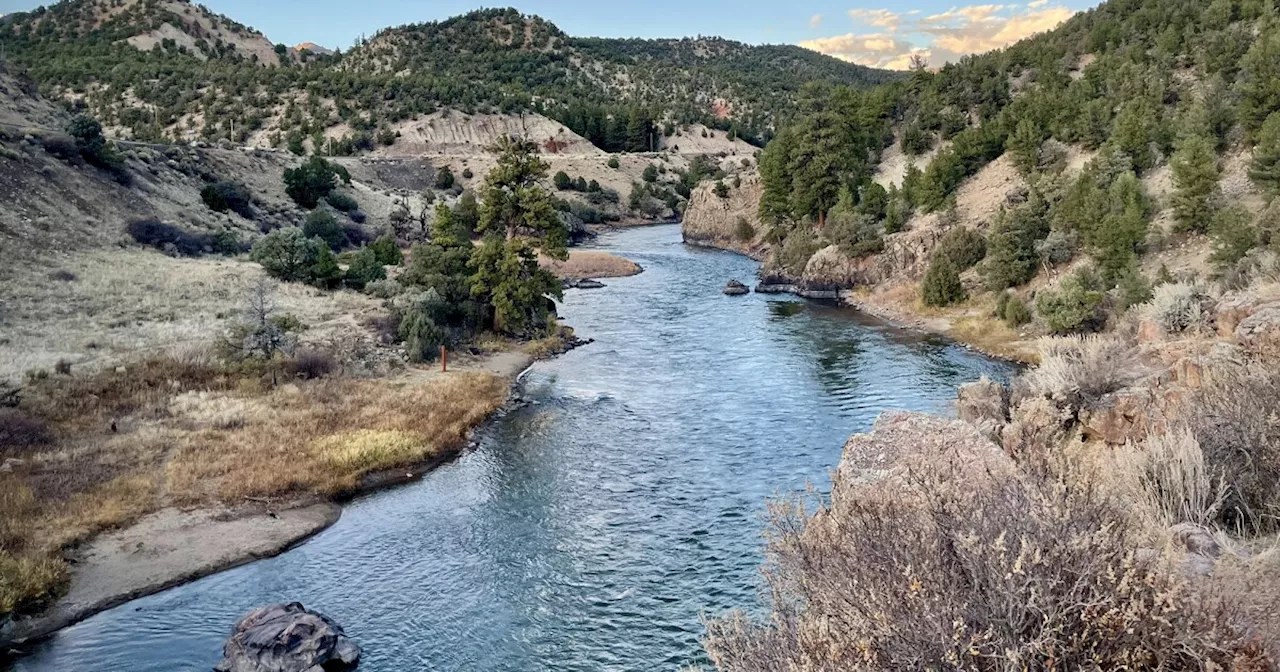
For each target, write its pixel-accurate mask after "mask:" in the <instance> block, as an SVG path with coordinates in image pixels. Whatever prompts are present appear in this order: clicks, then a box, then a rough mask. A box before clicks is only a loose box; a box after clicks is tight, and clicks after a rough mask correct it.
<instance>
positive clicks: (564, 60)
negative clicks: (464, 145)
mask: <svg viewBox="0 0 1280 672" xmlns="http://www.w3.org/2000/svg"><path fill="white" fill-rule="evenodd" d="M0 43H2V44H3V45H4V47H5V50H6V53H8V54H10V58H11V59H12V61H13V62H14V63H15V64H18V65H20V66H22V67H25V68H26V69H27V71H28V73H29V74H30V76H31V77H32V78H33V79H34V80H35V81H36V82H37V83H39V85H40V86H41V89H42V91H43V92H44V93H46V94H47V95H49V96H50V97H52V98H55V99H61V100H64V101H67V102H70V103H74V104H77V105H84V106H86V107H87V109H88V110H89V111H90V112H91V113H93V114H94V115H95V116H97V117H98V118H100V119H101V120H102V122H103V124H104V125H105V126H107V127H108V129H109V130H110V131H111V132H112V133H113V134H114V135H116V136H118V137H131V138H134V139H148V140H161V139H169V140H188V139H195V138H198V139H203V140H206V141H216V140H227V141H230V142H232V143H233V144H245V143H249V142H252V143H253V144H255V145H256V146H263V145H272V146H279V147H289V148H291V149H293V150H294V151H305V150H312V151H315V150H316V149H317V148H318V147H320V146H321V145H322V144H324V143H325V142H326V140H327V139H328V137H332V136H333V135H334V132H333V129H335V128H340V129H341V132H340V133H339V137H337V138H336V140H337V142H336V143H335V145H334V146H332V147H328V148H327V149H328V150H329V151H333V152H335V153H338V154H351V153H355V152H361V151H367V150H371V149H373V148H374V147H375V146H377V145H379V144H382V145H392V144H394V143H395V142H396V134H395V128H394V126H395V125H396V124H398V123H401V122H404V121H406V120H414V119H416V118H418V117H420V116H422V115H427V114H431V113H433V112H436V111H437V110H440V109H444V108H452V109H457V110H459V111H461V112H464V113H477V114H483V113H518V112H529V113H538V114H542V115H545V116H548V117H551V118H553V119H556V120H558V121H561V122H562V123H565V124H566V125H568V126H569V127H570V129H571V130H573V131H574V132H577V133H579V134H581V135H583V136H585V137H587V138H588V139H590V140H591V141H592V142H594V143H595V144H596V145H597V146H600V147H602V148H604V149H607V150H610V151H615V150H619V149H629V150H631V151H638V150H644V149H651V148H652V146H653V141H654V138H655V137H656V136H658V135H659V133H660V132H661V131H669V130H670V129H671V128H672V126H673V125H680V124H693V123H702V124H705V125H707V126H710V127H713V128H718V129H719V130H721V131H726V132H732V133H734V134H735V135H741V136H742V137H744V138H751V139H755V140H756V141H757V142H761V143H763V141H764V140H765V139H767V137H768V136H769V134H770V133H771V129H772V128H773V127H774V126H775V124H776V122H777V121H778V119H779V118H780V117H782V116H785V114H786V113H787V110H788V109H789V107H790V105H791V104H792V103H793V102H794V100H795V96H796V94H797V92H798V91H799V90H800V89H801V88H802V86H803V85H804V84H806V83H807V82H810V81H819V82H823V83H826V84H829V85H835V84H844V85H853V86H864V85H871V84H875V83H878V82H884V81H888V80H890V79H893V78H895V77H896V75H895V74H894V73H889V72H886V71H877V70H872V69H868V68H864V67H860V66H856V65H852V64H848V63H844V62H842V61H839V60H837V59H834V58H830V57H826V56H821V55H818V54H815V53H813V52H809V51H806V50H803V49H800V48H798V47H786V46H760V47H755V46H749V45H745V44H741V43H737V42H732V41H729V40H723V39H719V38H688V39H682V40H609V39H579V38H573V37H570V36H568V35H566V34H565V33H564V32H563V31H561V30H560V29H559V28H557V27H556V26H555V25H554V24H552V23H550V22H548V21H546V20H544V19H541V18H539V17H536V16H527V15H523V14H521V13H520V12H518V11H517V10H514V9H492V10H480V11H475V12H471V13H469V14H466V15H464V16H458V17H454V18H451V19H447V20H444V21H437V22H431V23H421V24H413V25H405V26H399V27H394V28H387V29H385V30H382V31H380V32H378V33H377V34H376V35H374V36H373V37H372V38H369V39H368V40H365V41H364V42H362V43H361V44H359V45H357V46H356V47H354V48H353V49H351V50H350V51H348V52H346V53H341V52H334V53H326V51H327V50H322V49H318V48H304V47H306V45H300V46H299V48H294V49H289V48H287V47H286V46H285V45H273V44H272V43H271V42H270V41H269V40H268V39H267V38H266V37H265V36H263V35H262V34H261V33H258V32H257V31H255V30H253V29H251V28H248V27H246V26H243V25H241V24H239V23H237V22H235V21H234V20H232V19H228V18H226V17H223V16H220V15H216V14H213V13H211V12H209V11H208V10H206V9H205V8H203V7H202V6H200V5H192V4H188V3H186V2H183V1H181V0H123V1H119V0H64V1H63V2H59V3H57V4H54V5H52V6H50V7H48V8H47V9H41V10H36V11H34V12H27V13H19V14H13V15H9V16H5V17H3V18H2V19H0ZM264 69H266V70H264ZM637 124H638V125H639V126H637ZM666 135H670V132H667V133H666Z"/></svg>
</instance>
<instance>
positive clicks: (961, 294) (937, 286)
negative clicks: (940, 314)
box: [920, 255, 968, 306]
mask: <svg viewBox="0 0 1280 672" xmlns="http://www.w3.org/2000/svg"><path fill="white" fill-rule="evenodd" d="M920 297H921V298H922V299H924V304H925V305H926V306H949V305H951V304H953V303H960V302H961V301H964V300H965V299H966V298H968V295H967V294H966V293H965V291H964V285H963V284H961V283H960V273H959V271H957V270H956V267H955V264H953V263H952V262H951V258H950V257H948V256H946V255H937V256H935V257H934V258H933V261H932V262H931V263H930V264H929V270H928V271H925V274H924V281H923V282H922V283H921V285H920Z"/></svg>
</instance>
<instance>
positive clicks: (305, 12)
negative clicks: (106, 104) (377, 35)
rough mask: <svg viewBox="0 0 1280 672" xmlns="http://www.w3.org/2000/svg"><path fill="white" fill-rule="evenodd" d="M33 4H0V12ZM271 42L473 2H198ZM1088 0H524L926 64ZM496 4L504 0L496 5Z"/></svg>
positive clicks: (597, 29) (667, 27) (1017, 34)
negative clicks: (919, 58)
mask: <svg viewBox="0 0 1280 672" xmlns="http://www.w3.org/2000/svg"><path fill="white" fill-rule="evenodd" d="M37 4H39V3H38V2H32V1H31V0H0V12H11V11H21V10H25V9H30V8H32V7H34V6H36V5H37ZM204 4H206V5H207V6H209V7H210V8H211V9H213V10H214V11H216V12H219V13H221V14H226V15H227V16H230V17H231V18H233V19H236V20H237V21H240V22H241V23H246V24H248V25H251V26H253V27H255V28H257V29H259V30H261V31H263V32H264V33H266V34H267V36H268V37H270V38H271V39H272V40H274V41H276V42H284V43H286V44H297V43H299V42H304V41H311V42H316V43H318V44H321V45H324V46H329V47H334V46H337V47H341V48H344V49H345V48H347V47H349V46H350V45H351V44H352V42H353V41H354V40H355V39H356V38H357V37H359V36H360V35H361V34H368V35H371V34H373V33H374V32H376V31H377V30H378V29H379V28H382V27H386V26H392V25H399V24H402V23H417V22H421V21H432V20H437V19H442V18H446V17H449V16H453V15H455V14H461V13H463V12H466V11H469V10H471V9H475V8H477V7H479V5H477V4H476V3H475V2H474V1H469V0H433V1H432V2H423V1H421V0H407V1H406V0H398V1H397V0H358V1H356V2H352V1H351V0H204ZM1095 4H1097V1H1096V0H1019V1H1018V2H1017V3H1002V4H986V3H983V2H978V3H972V4H955V3H954V2H949V1H946V0H852V1H849V0H846V1H841V0H799V1H792V2H786V1H784V2H778V0H736V1H730V0H700V1H692V2H691V1H689V0H646V1H643V2H621V3H613V2H608V0H603V1H602V0H524V1H523V2H519V3H515V4H514V6H515V7H517V8H518V9H519V10H520V11H522V12H525V13H530V14H538V15H540V16H542V17H544V18H546V19H549V20H551V21H552V22H554V23H555V24H556V25H558V26H560V28H561V29H563V30H564V31H565V32H567V33H569V34H570V35H575V36H584V37H585V36H600V37H683V36H693V35H699V34H701V35H720V36H723V37H728V38H732V39H736V40H741V41H743V42H750V43H765V42H767V43H788V44H802V45H804V46H807V47H810V48H813V49H816V50H818V51H821V52H823V53H828V54H831V55H833V56H836V57H839V58H844V59H845V60H849V61H854V62H858V63H863V64H866V65H878V66H884V67H902V66H904V65H905V63H906V61H907V60H908V59H909V58H910V55H911V54H913V53H920V54H921V55H923V56H926V57H928V58H929V59H930V60H931V61H933V62H936V63H937V64H941V61H945V60H951V59H954V58H956V57H958V56H959V55H962V54H965V53H973V52H974V51H985V50H987V49H991V48H995V47H999V46H1003V45H1004V44H1008V43H1009V42H1012V41H1016V40H1017V39H1020V38H1021V37H1025V36H1027V35H1029V34H1031V33H1033V32H1036V31H1039V30H1045V29H1048V28H1052V27H1053V26H1054V25H1056V24H1057V23H1058V22H1059V21H1061V20H1062V19H1063V18H1065V17H1067V16H1069V15H1070V14H1071V13H1072V12H1074V11H1078V10H1080V9H1084V8H1086V7H1088V6H1091V5H1095ZM497 6H505V5H501V4H499V5H497Z"/></svg>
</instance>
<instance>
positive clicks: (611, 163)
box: [609, 156, 622, 170]
mask: <svg viewBox="0 0 1280 672" xmlns="http://www.w3.org/2000/svg"><path fill="white" fill-rule="evenodd" d="M620 165H622V164H620V163H618V157H616V156H611V157H609V167H610V168H612V169H614V170H617V169H618V166H620Z"/></svg>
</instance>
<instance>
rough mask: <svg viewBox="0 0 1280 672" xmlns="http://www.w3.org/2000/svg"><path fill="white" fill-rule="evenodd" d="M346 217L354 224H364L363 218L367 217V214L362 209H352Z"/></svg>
mask: <svg viewBox="0 0 1280 672" xmlns="http://www.w3.org/2000/svg"><path fill="white" fill-rule="evenodd" d="M347 219H350V220H351V221H352V222H355V223H356V224H364V223H365V220H367V219H369V216H368V215H366V214H365V213H364V211H363V210H352V211H351V212H348V213H347Z"/></svg>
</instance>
